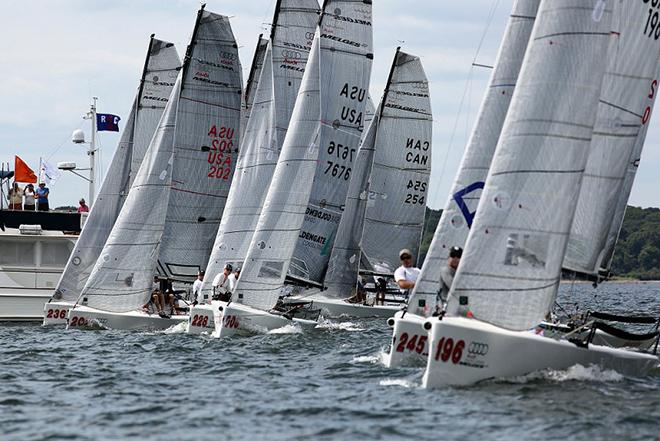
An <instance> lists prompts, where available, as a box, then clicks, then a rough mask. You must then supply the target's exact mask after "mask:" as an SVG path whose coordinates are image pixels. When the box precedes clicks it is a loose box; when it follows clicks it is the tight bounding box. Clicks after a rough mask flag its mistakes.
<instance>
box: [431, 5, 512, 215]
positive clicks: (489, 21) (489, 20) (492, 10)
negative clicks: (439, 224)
mask: <svg viewBox="0 0 660 441" xmlns="http://www.w3.org/2000/svg"><path fill="white" fill-rule="evenodd" d="M499 3H500V0H494V1H493V4H492V6H491V8H490V10H489V11H488V16H487V18H486V26H485V27H484V30H483V32H482V33H481V37H480V39H479V43H478V44H477V49H476V51H475V53H474V57H473V59H472V63H471V64H470V70H469V72H468V77H467V79H466V81H465V87H464V88H463V96H462V97H461V101H460V103H459V105H458V113H457V114H456V119H455V120H454V127H453V128H452V131H451V135H450V137H449V144H448V146H447V149H446V150H445V156H444V158H443V160H442V166H441V168H440V174H439V179H440V183H442V181H443V178H444V176H445V170H446V168H447V162H448V161H449V152H450V151H451V150H452V145H453V143H454V138H455V136H456V131H457V129H458V123H459V120H460V117H461V114H462V112H463V104H464V103H465V96H466V94H467V93H468V89H469V88H470V84H471V82H472V76H473V73H474V64H475V63H476V62H477V57H478V56H479V52H480V51H481V46H482V45H483V43H484V40H485V39H486V35H487V34H488V30H489V29H490V25H491V24H492V22H493V17H494V16H495V11H496V10H497V7H498V5H499ZM441 187H442V186H441V185H438V188H441ZM440 196H442V195H440ZM440 208H444V205H443V206H442V207H440Z"/></svg>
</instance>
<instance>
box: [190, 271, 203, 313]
mask: <svg viewBox="0 0 660 441" xmlns="http://www.w3.org/2000/svg"><path fill="white" fill-rule="evenodd" d="M203 284H204V270H199V272H198V273H197V279H195V281H194V282H193V286H192V301H193V305H196V304H198V303H204V302H203V298H202V285H203Z"/></svg>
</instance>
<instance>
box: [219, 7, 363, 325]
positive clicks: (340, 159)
mask: <svg viewBox="0 0 660 441" xmlns="http://www.w3.org/2000/svg"><path fill="white" fill-rule="evenodd" d="M371 23H372V19H371V4H370V2H364V3H363V2H354V1H335V0H326V1H325V2H324V5H323V8H322V12H321V17H320V20H319V24H318V27H317V29H316V33H315V36H314V39H313V42H312V49H311V52H310V55H309V59H308V62H307V67H306V69H305V73H304V76H303V79H302V84H301V86H300V91H299V93H298V98H297V100H296V104H295V107H294V110H293V114H292V116H291V123H290V125H289V130H288V132H287V134H286V137H285V139H284V144H283V146H282V151H281V153H280V156H279V159H278V161H277V165H276V167H275V172H274V175H273V180H272V182H271V184H270V188H269V190H268V194H267V196H266V199H265V202H264V206H263V209H262V211H261V215H260V217H259V221H258V224H257V227H256V230H255V233H254V235H253V236H252V240H251V242H250V245H249V247H248V252H247V256H246V258H245V263H244V266H243V271H242V273H241V276H240V278H239V280H238V283H237V286H236V289H235V291H234V293H233V295H232V301H231V302H230V303H228V304H225V305H222V306H220V307H219V309H221V311H220V312H221V316H219V317H218V318H217V319H216V323H215V325H216V335H217V336H219V337H224V336H226V335H231V334H233V333H235V332H236V331H238V330H241V329H243V330H249V331H255V330H257V331H264V330H269V329H274V328H279V327H282V326H286V325H288V324H291V323H292V321H296V322H298V323H300V324H302V325H315V324H316V319H317V317H318V314H316V316H314V312H310V314H311V316H308V315H307V314H306V313H305V311H302V310H301V309H297V308H296V307H291V308H286V307H285V308H284V309H283V310H274V309H273V308H274V307H275V306H276V304H277V303H278V299H279V298H280V297H281V296H282V295H283V294H284V293H285V292H286V291H287V289H288V287H290V286H291V285H287V286H284V282H285V279H287V278H288V280H289V281H290V283H298V284H302V283H307V284H317V283H319V282H320V280H322V277H323V273H324V272H325V267H326V265H327V261H328V258H329V255H328V254H329V251H330V249H331V241H332V237H334V235H335V232H336V229H337V226H338V223H339V221H340V218H341V206H342V205H343V204H344V202H345V200H346V193H347V191H348V183H349V181H350V178H351V172H352V167H353V163H354V161H355V159H356V153H357V150H358V143H359V140H360V134H361V131H362V128H363V126H362V124H363V122H364V112H365V106H366V98H367V89H368V86H369V77H370V74H371V60H372V59H373V54H372V27H371ZM294 259H297V261H296V263H295V264H294V262H293V260H294ZM294 265H295V266H296V268H295V269H294ZM301 270H304V271H303V272H302V273H301ZM294 281H295V282H294Z"/></svg>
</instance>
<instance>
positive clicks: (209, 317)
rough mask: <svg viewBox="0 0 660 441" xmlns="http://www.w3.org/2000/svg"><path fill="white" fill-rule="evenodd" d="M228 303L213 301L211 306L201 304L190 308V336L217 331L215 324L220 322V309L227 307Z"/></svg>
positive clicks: (188, 331)
mask: <svg viewBox="0 0 660 441" xmlns="http://www.w3.org/2000/svg"><path fill="white" fill-rule="evenodd" d="M226 305H227V303H226V302H219V301H216V300H213V301H212V302H211V304H200V305H195V306H193V307H191V308H190V316H189V319H188V328H187V330H186V332H187V333H188V334H203V333H207V334H211V333H213V331H215V326H216V325H215V323H216V322H219V321H220V315H221V314H222V313H221V312H220V307H224V306H226Z"/></svg>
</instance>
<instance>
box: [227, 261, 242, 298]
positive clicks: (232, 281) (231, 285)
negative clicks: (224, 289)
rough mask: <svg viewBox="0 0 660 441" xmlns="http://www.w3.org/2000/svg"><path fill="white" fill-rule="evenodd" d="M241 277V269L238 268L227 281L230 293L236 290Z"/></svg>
mask: <svg viewBox="0 0 660 441" xmlns="http://www.w3.org/2000/svg"><path fill="white" fill-rule="evenodd" d="M240 275H241V268H240V267H239V268H236V269H235V270H234V272H233V273H231V274H230V275H229V277H228V278H227V280H228V281H229V291H230V292H231V293H233V292H234V290H235V289H236V283H237V282H238V277H239V276H240Z"/></svg>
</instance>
